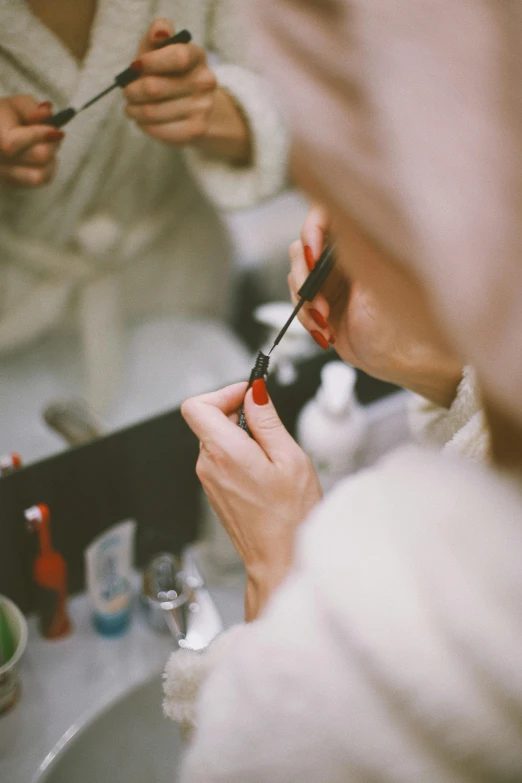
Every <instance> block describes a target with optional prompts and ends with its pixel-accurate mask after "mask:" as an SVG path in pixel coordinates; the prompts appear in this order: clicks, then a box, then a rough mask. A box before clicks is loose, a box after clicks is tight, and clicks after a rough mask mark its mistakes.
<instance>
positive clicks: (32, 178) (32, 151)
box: [0, 95, 65, 188]
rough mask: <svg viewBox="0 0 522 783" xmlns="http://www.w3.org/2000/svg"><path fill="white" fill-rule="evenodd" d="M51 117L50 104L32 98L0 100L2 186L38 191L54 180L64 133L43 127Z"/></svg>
mask: <svg viewBox="0 0 522 783" xmlns="http://www.w3.org/2000/svg"><path fill="white" fill-rule="evenodd" d="M51 115H52V106H51V104H50V103H48V102H45V103H40V104H38V103H37V102H36V101H35V99H34V98H33V97H31V96H30V95H12V96H10V97H9V98H2V99H0V185H2V186H3V187H9V188H37V187H40V186H41V185H45V184H46V183H47V182H50V181H51V180H52V178H53V176H54V173H55V170H56V153H57V152H58V148H59V143H60V141H61V140H62V139H63V138H64V135H65V134H64V132H63V131H62V130H59V129H57V128H52V127H50V126H49V125H42V124H41V123H42V121H43V120H45V119H47V118H48V117H50V116H51Z"/></svg>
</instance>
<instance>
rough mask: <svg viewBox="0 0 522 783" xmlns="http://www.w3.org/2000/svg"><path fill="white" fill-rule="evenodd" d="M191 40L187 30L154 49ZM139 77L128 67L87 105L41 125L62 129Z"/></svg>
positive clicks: (65, 112)
mask: <svg viewBox="0 0 522 783" xmlns="http://www.w3.org/2000/svg"><path fill="white" fill-rule="evenodd" d="M191 40H192V36H191V34H190V33H189V31H188V30H180V32H179V33H176V35H173V36H172V37H171V38H167V40H166V41H163V42H162V43H161V44H159V46H157V47H156V49H163V48H164V47H165V46H170V44H176V43H189V42H190V41H191ZM140 76H141V73H139V72H138V71H135V70H134V69H133V68H132V67H131V66H129V67H128V68H125V70H124V71H122V72H121V73H118V74H117V75H116V76H115V77H114V81H113V83H112V84H111V85H110V87H106V88H105V90H102V91H101V92H99V93H98V95H95V96H94V98H91V99H90V100H88V101H87V103H84V104H83V106H81V107H80V108H79V109H73V107H72V106H69V108H68V109H62V111H59V112H57V114H53V116H52V117H48V119H46V120H44V121H43V123H42V124H43V125H52V126H53V128H63V126H64V125H67V123H68V122H70V121H71V120H72V119H73V118H74V117H76V115H77V114H79V113H80V112H81V111H84V109H88V108H89V106H92V105H93V103H97V101H99V100H100V98H103V97H104V96H105V95H108V94H109V93H110V92H112V90H115V89H116V87H121V88H122V89H123V88H124V87H126V86H127V85H128V84H130V83H131V82H134V81H136V79H139V77H140Z"/></svg>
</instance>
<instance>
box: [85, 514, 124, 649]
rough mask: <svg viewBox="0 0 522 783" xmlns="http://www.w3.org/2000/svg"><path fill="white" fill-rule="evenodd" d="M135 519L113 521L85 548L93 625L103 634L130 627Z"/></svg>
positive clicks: (119, 632)
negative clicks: (113, 523) (111, 524)
mask: <svg viewBox="0 0 522 783" xmlns="http://www.w3.org/2000/svg"><path fill="white" fill-rule="evenodd" d="M135 532H136V523H135V522H134V521H132V520H127V521H125V522H120V523H119V524H117V525H113V526H112V527H110V528H109V529H108V530H106V531H105V532H104V533H102V534H101V535H100V536H98V537H97V538H95V539H94V541H93V542H92V543H91V544H90V545H89V546H88V547H87V549H86V550H85V571H86V575H87V590H88V592H89V598H90V600H91V604H92V608H93V614H92V622H93V625H94V628H95V629H96V630H97V631H98V633H100V634H102V636H119V635H120V634H122V633H124V632H125V631H126V630H127V628H128V627H129V623H130V618H131V606H132V586H131V577H132V565H133V552H134V536H135Z"/></svg>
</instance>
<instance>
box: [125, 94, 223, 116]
mask: <svg viewBox="0 0 522 783" xmlns="http://www.w3.org/2000/svg"><path fill="white" fill-rule="evenodd" d="M166 92H171V90H170V89H169V88H168V87H167V89H166ZM213 105H214V102H213V100H212V98H211V97H210V96H207V95H202V96H198V97H197V98H193V97H180V98H179V99H177V100H162V101H157V102H150V101H146V102H145V103H137V104H134V103H129V104H128V106H127V107H126V109H125V113H126V114H127V116H128V117H130V118H131V119H133V120H134V121H135V122H137V123H138V125H158V124H161V123H166V122H178V121H180V120H186V119H189V118H191V117H194V118H195V117H197V116H201V117H206V115H207V114H208V113H209V112H210V111H212V107H213Z"/></svg>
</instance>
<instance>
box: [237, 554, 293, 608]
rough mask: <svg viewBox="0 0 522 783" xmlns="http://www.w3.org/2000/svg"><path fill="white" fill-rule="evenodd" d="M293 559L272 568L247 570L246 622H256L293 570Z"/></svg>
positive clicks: (281, 561)
mask: <svg viewBox="0 0 522 783" xmlns="http://www.w3.org/2000/svg"><path fill="white" fill-rule="evenodd" d="M291 565H292V563H291V559H290V558H288V559H285V560H280V561H279V562H278V563H277V565H276V564H275V563H273V564H272V565H271V566H270V567H261V566H258V567H250V568H247V583H246V588H245V620H246V622H247V623H249V622H252V621H253V620H255V619H256V618H257V617H258V616H259V615H260V614H261V612H262V611H263V609H264V607H265V606H266V604H267V603H268V601H269V599H270V597H271V596H272V595H273V593H274V592H275V591H276V590H277V588H278V587H279V585H280V584H281V583H282V582H283V581H284V579H285V577H286V575H287V574H288V572H289V570H290V568H291Z"/></svg>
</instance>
